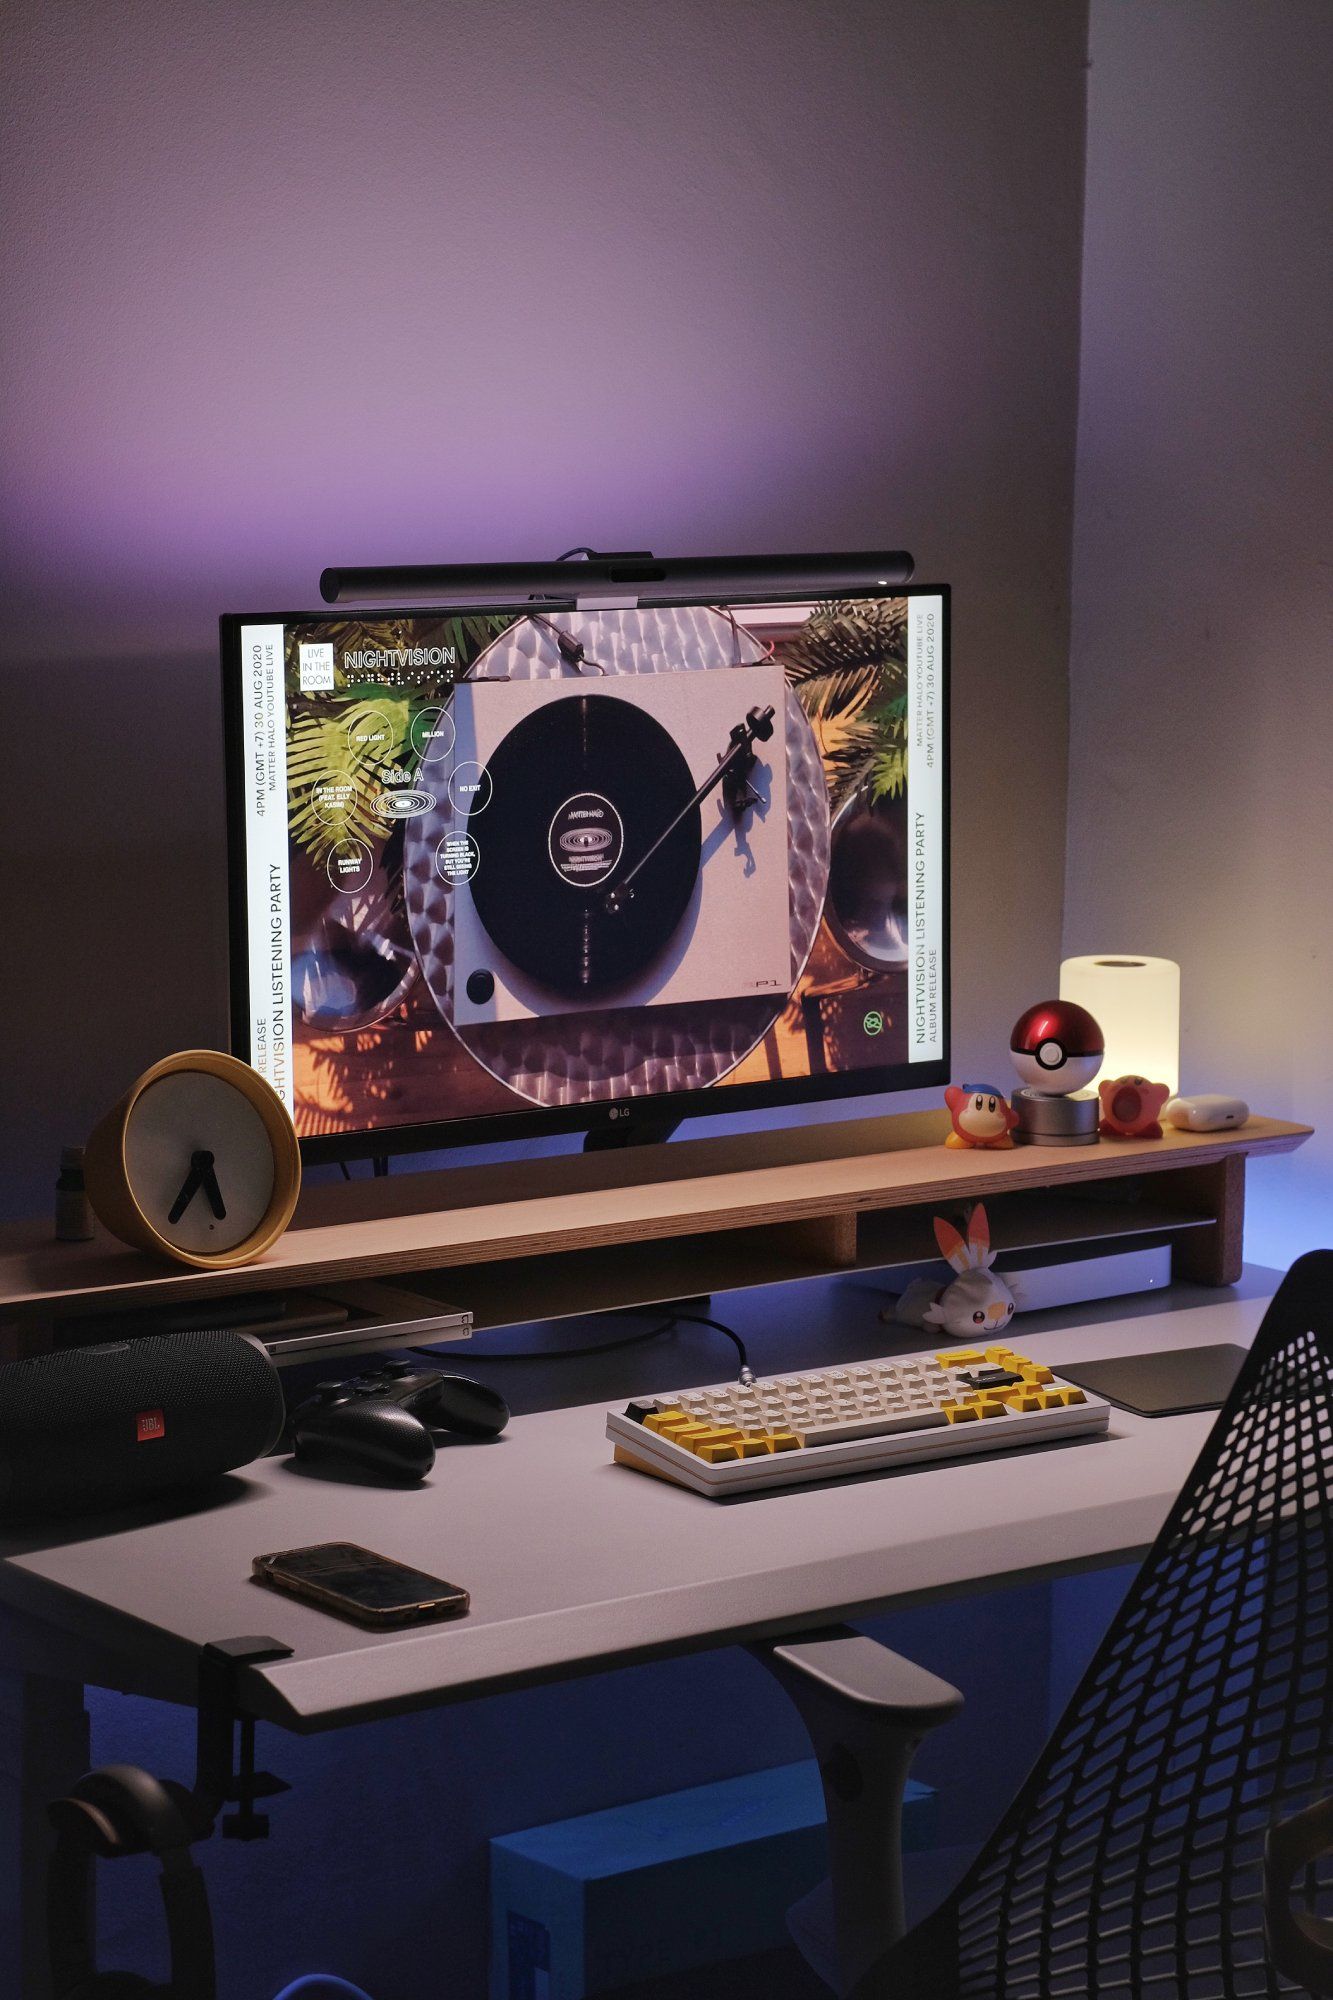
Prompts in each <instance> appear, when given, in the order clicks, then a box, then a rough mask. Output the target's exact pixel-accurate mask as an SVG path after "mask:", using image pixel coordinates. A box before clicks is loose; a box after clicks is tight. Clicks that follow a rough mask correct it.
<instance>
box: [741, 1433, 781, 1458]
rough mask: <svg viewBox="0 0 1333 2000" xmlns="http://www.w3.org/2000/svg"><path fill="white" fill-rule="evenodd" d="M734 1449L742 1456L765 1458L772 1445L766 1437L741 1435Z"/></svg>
mask: <svg viewBox="0 0 1333 2000" xmlns="http://www.w3.org/2000/svg"><path fill="white" fill-rule="evenodd" d="M736 1449H737V1452H738V1453H739V1455H740V1456H741V1457H742V1458H766V1457H767V1456H768V1454H769V1452H770V1451H772V1449H773V1447H772V1445H771V1444H770V1443H769V1441H768V1439H767V1438H766V1437H743V1438H742V1439H741V1441H740V1443H739V1444H738V1445H737V1447H736Z"/></svg>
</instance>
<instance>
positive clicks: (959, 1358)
mask: <svg viewBox="0 0 1333 2000" xmlns="http://www.w3.org/2000/svg"><path fill="white" fill-rule="evenodd" d="M935 1359H936V1360H937V1361H938V1362H939V1364H940V1367H941V1368H975V1367H976V1366H977V1364H978V1362H981V1361H984V1360H985V1359H986V1357H985V1355H984V1354H982V1353H981V1352H980V1350H979V1349H977V1348H975V1347H968V1348H965V1349H964V1350H963V1352H962V1353H961V1354H937V1355H936V1356H935Z"/></svg>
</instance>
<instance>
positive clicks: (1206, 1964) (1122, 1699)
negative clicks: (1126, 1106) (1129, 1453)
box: [951, 1250, 1333, 2000]
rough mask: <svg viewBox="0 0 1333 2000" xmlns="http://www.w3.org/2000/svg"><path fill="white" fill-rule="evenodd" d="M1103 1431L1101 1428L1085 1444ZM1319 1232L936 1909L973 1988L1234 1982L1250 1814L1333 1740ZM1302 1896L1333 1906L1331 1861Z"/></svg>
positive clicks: (1321, 1785)
mask: <svg viewBox="0 0 1333 2000" xmlns="http://www.w3.org/2000/svg"><path fill="white" fill-rule="evenodd" d="M1101 1448H1103V1449H1109V1450H1114V1448H1115V1447H1114V1445H1110V1446H1106V1447H1101ZM1331 1485H1333V1251H1326V1250H1325V1251H1315V1252H1312V1253H1311V1255H1309V1256H1308V1257H1303V1258H1301V1260H1300V1261H1299V1263H1297V1264H1296V1265H1294V1266H1293V1268H1292V1270H1291V1271H1290V1272H1289V1274H1288V1276H1287V1277H1286V1279H1285V1280H1284V1282H1283V1284H1282V1286H1281V1288H1280V1290H1279V1291H1278V1293H1277V1295H1276V1297H1275V1298H1274V1300H1273V1303H1272V1305H1271V1306H1270V1308H1269V1310H1268V1313H1267V1315H1266V1317H1265V1319H1264V1323H1263V1326H1262V1327H1261V1329H1260V1331H1259V1334H1258V1336H1257V1338H1256V1340H1255V1344H1254V1348H1253V1350H1252V1352H1251V1355H1250V1358H1249V1360H1248V1361H1247V1363H1246V1364H1245V1367H1244V1368H1243V1370H1242V1372H1241V1376H1240V1379H1239V1381H1238V1382H1237V1384H1236V1387H1235V1389H1234V1391H1233V1392H1232V1395H1231V1397H1230V1399H1229V1400H1228V1402H1227V1405H1226V1408H1225V1409H1224V1410H1223V1411H1222V1412H1221V1414H1220V1415H1219V1417H1218V1420H1217V1423H1216V1425H1215V1427H1214V1429H1213V1431H1212V1434H1211V1436H1210V1437H1209V1440H1208V1443H1207V1444H1206V1445H1205V1447H1204V1450H1203V1453H1202V1455H1201V1457H1200V1459H1199V1462H1198V1464H1197V1465H1196V1466H1195V1468H1194V1471H1193V1474H1192V1475H1191V1477H1190V1479H1189V1480H1188V1481H1187V1483H1186V1486H1185V1489H1184V1491H1183V1492H1182V1494H1181V1496H1180V1499H1179V1500H1178V1501H1177V1503H1176V1505H1175V1507H1174V1508H1173V1510H1172V1512H1171V1515H1170V1517H1169V1519H1168V1520H1167V1523H1166V1526H1165V1527H1164V1528H1163V1530H1162V1533H1161V1535H1160V1536H1159V1537H1158V1539H1157V1542H1156V1544H1155V1545H1154V1547H1153V1549H1152V1551H1151V1553H1150V1554H1149V1556H1148V1558H1147V1560H1146V1561H1145V1563H1144V1564H1143V1567H1142V1569H1141V1571H1140V1572H1139V1575H1138V1577H1137V1578H1136V1580H1135V1582H1134V1585H1133V1587H1132V1588H1131V1591H1130V1593H1129V1596H1128V1598H1127V1599H1126V1601H1125V1603H1124V1605H1123V1606H1122V1608H1121V1611H1120V1614H1119V1616H1118V1617H1117V1619H1116V1621H1115V1623H1114V1625H1113V1626H1112V1629H1111V1631H1110V1632H1109V1633H1108V1635H1107V1637H1106V1639H1105V1640H1104V1642H1103V1644H1102V1646H1101V1648H1100V1650H1099V1652H1098V1654H1097V1656H1096V1658H1095V1659H1094V1661H1093V1663H1092V1665H1091V1667H1090V1668H1089V1669H1088V1672H1087V1674H1086V1675H1085V1676H1084V1679H1083V1682H1082V1685H1081V1686H1080V1687H1079V1689H1078V1692H1077V1693H1076V1694H1075V1696H1074V1699H1073V1701H1072V1702H1071V1703H1070V1705H1069V1708H1068V1710H1067V1711H1066V1713H1065V1716H1064V1718H1063V1720H1062V1721H1061V1723H1060V1726H1059V1728H1058V1729H1057V1730H1056V1732H1055V1734H1054V1736H1053V1737H1052V1739H1051V1742H1050V1744H1049V1745H1048V1747H1047V1749H1046V1750H1045V1752H1044V1753H1043V1755H1042V1757H1041V1759H1040V1761H1039V1763H1038V1764H1037V1766H1036V1768H1035V1770H1034V1771H1033V1773H1032V1775H1031V1777H1030V1778H1029V1780H1028V1782H1027V1784H1026V1786H1025V1787H1024V1789H1023V1791H1022V1792H1021V1794H1020V1795H1019V1797H1018V1799H1017V1800H1016V1801H1015V1803H1014V1806H1013V1807H1012V1808H1011V1810H1010V1812H1009V1814H1008V1815H1007V1817H1006V1819H1005V1821H1004V1823H1003V1824H1002V1825H1001V1827H1000V1829H999V1831H998V1832H997V1834H996V1835H995V1837H994V1839H993V1840H992V1842H991V1843H990V1845H989V1846H988V1848H987V1849H986V1850H985V1851H984V1852H983V1854H982V1855H981V1857H980V1859H979V1860H978V1862H977V1863H976V1865H975V1867H974V1868H973V1869H972V1870H971V1871H970V1873H969V1875H968V1877H967V1878H966V1880H965V1881H964V1883H963V1885H962V1888H961V1890H960V1891H959V1894H958V1896H957V1898H956V1899H955V1901H954V1903H953V1906H952V1912H951V1914H952V1916H953V1917H954V1918H956V1921H957V1926H958V1932H957V1937H958V1985H957V1990H958V1992H959V1993H960V1994H963V1995H967V1996H970V1997H971V1996H975V2000H982V1996H986V2000H992V1996H1003V2000H1056V1996H1059V2000H1073V1996H1076V1995H1077V1996H1079V2000H1083V1996H1089V2000H1102V1996H1112V1995H1114V1996H1116V2000H1185V1996H1188V2000H1196V1996H1197V2000H1233V1996H1234V2000H1240V1996H1246V2000H1248V1996H1251V1995H1278V1994H1285V1993H1291V1992H1293V1991H1295V1990H1297V1989H1294V1988H1293V1987H1291V1986H1290V1985H1289V1984H1288V1983H1287V1982H1286V1981H1285V1980H1282V1979H1281V1978H1279V1976H1278V1974H1277V1973H1276V1972H1274V1971H1273V1970H1272V1969H1271V1968H1270V1966H1269V1963H1268V1959H1267V1955H1266V1952H1265V1949H1264V1937H1263V1917H1262V1903H1261V1889H1262V1885H1261V1874H1260V1870H1261V1862H1262V1854H1263V1840H1264V1832H1265V1829H1266V1828H1267V1826H1268V1823H1269V1821H1270V1820H1271V1819H1273V1818H1275V1817H1281V1818H1284V1817H1286V1815H1287V1813H1288V1812H1290V1811H1295V1810H1297V1809H1298V1808H1299V1807H1300V1806H1302V1805H1304V1804H1306V1803H1309V1802H1310V1801H1312V1800H1313V1799H1314V1798H1316V1797H1319V1796H1323V1795H1326V1794H1327V1792H1328V1791H1329V1789H1330V1780H1329V1772H1330V1748H1331V1743H1333V1707H1331V1695H1333V1684H1331V1680H1333V1677H1331V1675H1330V1659H1329V1643H1330V1632H1329V1580H1330V1570H1331V1568H1333V1513H1331V1511H1330V1508H1331V1502H1333V1495H1331V1493H1330V1487H1331ZM1305 1906H1306V1907H1307V1908H1310V1909H1316V1910H1319V1911H1321V1913H1322V1914H1325V1915H1328V1914H1330V1913H1333V1872H1330V1871H1324V1872H1323V1874H1322V1875H1321V1876H1315V1875H1313V1874H1312V1876H1311V1878H1310V1879H1309V1880H1308V1881H1307V1882H1306V1884H1305Z"/></svg>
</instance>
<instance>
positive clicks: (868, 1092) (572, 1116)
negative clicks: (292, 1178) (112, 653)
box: [219, 582, 952, 1166]
mask: <svg viewBox="0 0 1333 2000" xmlns="http://www.w3.org/2000/svg"><path fill="white" fill-rule="evenodd" d="M950 595H951V593H950V587H949V585H948V584H939V583H915V582H913V583H891V584H888V585H886V586H884V587H882V588H873V589H867V588H857V589H856V590H854V591H853V590H846V591H839V592H836V593H830V597H831V598H840V597H845V598H847V599H848V600H849V601H855V600H857V599H864V598H870V597H938V598H939V600H940V605H941V623H942V630H943V643H942V655H943V663H944V670H943V673H942V675H941V679H940V706H939V735H940V746H941V755H942V758H943V770H942V772H941V802H942V805H943V814H944V817H943V825H942V827H941V829H940V836H941V855H940V881H941V893H942V909H941V912H940V918H941V923H940V936H941V938H942V939H943V959H944V963H943V970H942V978H941V986H942V989H943V991H942V996H941V1005H942V1009H943V1016H944V1036H943V1044H944V1053H943V1054H942V1055H941V1056H940V1057H938V1058H936V1059H935V1060H933V1061H930V1062H920V1063H912V1062H903V1063H883V1064H877V1065H874V1066H870V1067H867V1068H864V1069H857V1070H849V1071H847V1072H845V1073H841V1074H837V1075H827V1076H809V1077H783V1078H779V1079H776V1080H774V1081H771V1082H762V1083H727V1082H726V1081H725V1080H722V1081H720V1082H719V1083H716V1084H708V1085H705V1086H703V1087H701V1088H700V1089H697V1090H682V1091H670V1092H662V1093H652V1094H645V1095H638V1096H631V1097H619V1098H606V1099H601V1100H599V1101H598V1102H597V1103H595V1104H583V1105H567V1106H560V1105H554V1106H539V1105H524V1104H519V1105H518V1106H517V1107H516V1108H515V1109H514V1110H513V1111H493V1112H486V1113H483V1114H481V1115H475V1114H474V1115H472V1116H469V1117H464V1118H439V1119H432V1120H429V1121H421V1122H418V1123H414V1124H410V1125H409V1124H404V1125H385V1126H381V1127H379V1128H377V1129H375V1130H373V1131H362V1132H337V1133H320V1134H317V1135H306V1136H302V1137H301V1140H300V1145H301V1157H302V1160H303V1161H304V1162H305V1163H306V1164H307V1165H310V1166H315V1165H321V1164H337V1163H338V1162H339V1161H344V1160H364V1159H374V1158H377V1157H381V1156H392V1155H394V1154H397V1153H426V1152H449V1151H452V1150H453V1149H454V1148H455V1147H461V1146H476V1145H494V1144H497V1143H502V1142H504V1141H507V1140H510V1139H513V1140H524V1139H536V1138H544V1137H547V1136H550V1137H556V1136H557V1135H562V1134H569V1133H575V1132H584V1133H594V1134H603V1135H606V1136H608V1137H609V1136H613V1135H615V1134H617V1133H618V1132H620V1131H622V1130H624V1129H625V1128H628V1131H627V1132H626V1136H627V1138H628V1139H630V1140H631V1141H632V1140H633V1138H634V1136H635V1133H634V1128H635V1126H636V1125H639V1126H641V1127H643V1128H644V1129H645V1132H646V1134H647V1136H649V1137H651V1136H653V1130H652V1128H654V1127H656V1128H658V1130H659V1131H660V1132H663V1133H665V1132H669V1131H671V1130H674V1129H675V1126H676V1125H677V1124H679V1123H683V1122H684V1121H685V1120H687V1119H691V1118H703V1117H710V1116H711V1117H724V1116H729V1115H731V1114H732V1113H741V1112H747V1111H771V1110H774V1109H782V1108H784V1107H786V1106H791V1107H793V1108H796V1107H798V1106H803V1105H808V1104H823V1103H837V1102H839V1101H841V1100H843V1099H846V1098H852V1097H880V1096H898V1095H901V1094H902V1093H903V1092H904V1091H908V1090H930V1089H933V1088H938V1087H939V1086H941V1085H943V1084H947V1083H948V1082H949V1080H950V1051H951V1046H952V1016H951V980H952V940H951V935H950V922H951V907H952V892H951V880H950V866H951V859H950V858H951V848H952V840H951V825H950V820H951V811H950V797H951V772H950V719H951V718H950V681H951V677H952V631H951V622H952V620H951V604H950ZM635 601H636V602H637V603H638V604H639V605H641V606H642V607H643V608H645V609H653V608H656V607H659V606H660V607H663V608H666V607H670V606H679V605H687V604H697V603H701V602H703V601H704V600H702V599H701V598H700V597H699V595H698V593H697V592H694V593H689V592H685V593H682V592H671V593H667V592H653V593H651V594H650V593H647V592H644V593H643V594H642V595H636V598H635ZM707 601H708V603H710V604H715V605H718V606H719V607H721V606H726V607H728V608H729V609H732V610H736V611H740V610H741V609H742V608H743V607H744V606H746V605H763V604H808V603H809V602H810V601H811V593H810V591H809V590H789V591H777V590H766V591H764V592H763V593H762V594H759V593H748V594H745V595H731V594H727V595H726V596H714V597H710V598H709V599H708V600H707ZM534 602H536V603H539V604H540V605H541V608H542V609H544V610H574V609H576V608H581V609H583V610H593V609H596V608H598V607H597V603H596V600H595V599H593V600H591V601H590V600H589V599H587V598H582V599H581V598H580V597H579V595H578V593H576V592H574V591H571V592H570V593H569V594H568V596H567V597H561V598H555V597H549V596H547V595H545V594H543V595H542V596H541V597H540V598H539V599H536V600H534V599H527V600H517V601H514V602H512V603H509V604H504V605H497V604H494V603H490V604H485V605H478V606H476V607H475V608H476V609H477V610H478V611H486V612H488V613H493V612H495V611H512V612H513V613H514V615H515V616H516V617H521V616H523V614H524V613H525V612H528V611H531V610H532V609H533V608H534ZM624 603H625V599H623V598H621V599H617V600H614V602H613V604H608V605H607V606H606V607H605V608H608V609H610V608H617V609H618V608H621V607H622V606H623V605H624ZM469 608H472V607H469V606H466V605H450V607H449V609H450V611H451V612H455V611H457V612H460V613H463V614H465V613H466V612H467V611H468V610H469ZM366 609H367V610H369V607H366ZM439 614H440V606H439V605H429V604H426V605H417V606H410V605H396V604H395V605H378V604H377V605H376V606H375V607H374V609H373V612H371V615H373V616H375V617H387V616H395V617H402V618H431V617H438V616H439ZM356 615H357V612H356V608H355V607H353V606H351V605H347V606H341V605H332V604H322V605H320V606H319V607H318V608H315V609H310V610H305V611H273V612H243V613H242V612H226V613H224V614H223V615H222V617H221V618H220V619H219V629H220V634H221V661H222V721H223V759H224V766H225V778H226V812H227V954H228V992H229V1017H230V1043H231V1052H232V1054H233V1055H236V1056H238V1057H239V1058H240V1059H241V1060H242V1061H243V1062H248V1061H249V1060H250V1051H249V1013H250V1009H249V994H248V992H247V990H246V971H247V954H246V949H245V940H246V935H247V912H246V900H245V889H246V852H245V810H244V779H243V766H242V755H241V742H242V692H241V652H240V634H241V627H242V626H243V625H283V626H287V625H289V624H293V623H296V622H298V621H318V622H319V623H320V624H332V623H336V622H337V621H338V620H339V619H340V618H350V617H355V616H356Z"/></svg>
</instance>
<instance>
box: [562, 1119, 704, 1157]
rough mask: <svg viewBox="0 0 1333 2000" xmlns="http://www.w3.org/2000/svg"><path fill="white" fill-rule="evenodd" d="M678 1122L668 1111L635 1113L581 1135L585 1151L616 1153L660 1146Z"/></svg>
mask: <svg viewBox="0 0 1333 2000" xmlns="http://www.w3.org/2000/svg"><path fill="white" fill-rule="evenodd" d="M679 1124H680V1120H679V1118H673V1117H672V1116H671V1114H670V1112H651V1111H645V1112H642V1113H640V1112H634V1113H633V1114H632V1115H631V1116H630V1117H628V1118H624V1119H621V1120H620V1121H619V1122H618V1123H617V1124H614V1125H599V1126H598V1128H597V1130H596V1131H595V1132H585V1133H584V1135H583V1150H584V1152H585V1153H619V1152H623V1151H624V1150H625V1149H626V1148H627V1147H629V1146H660V1145H662V1144H663V1143H664V1142H665V1141H666V1140H668V1139H669V1138H670V1137H671V1134H672V1133H673V1132H674V1131H675V1130H676V1128H677V1126H678V1125H679Z"/></svg>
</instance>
